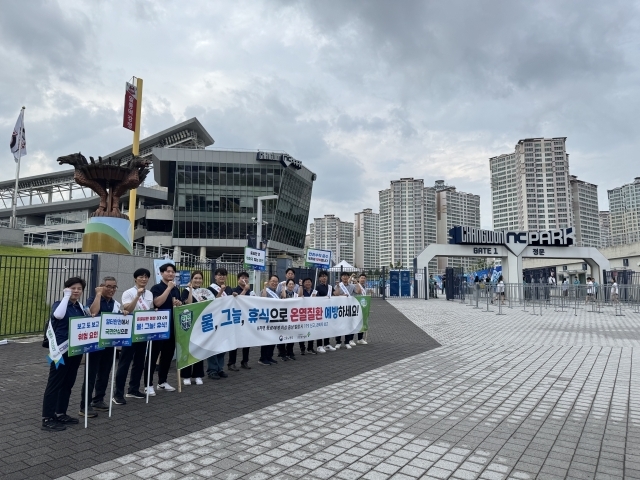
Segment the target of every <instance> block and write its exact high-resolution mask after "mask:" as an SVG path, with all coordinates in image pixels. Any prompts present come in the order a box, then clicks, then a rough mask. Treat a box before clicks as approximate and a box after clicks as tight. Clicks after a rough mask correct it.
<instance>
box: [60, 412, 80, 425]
mask: <svg viewBox="0 0 640 480" xmlns="http://www.w3.org/2000/svg"><path fill="white" fill-rule="evenodd" d="M56 422H58V423H62V424H63V425H77V424H78V423H79V422H80V421H79V420H78V419H77V418H73V417H70V416H69V415H67V414H64V415H56Z"/></svg>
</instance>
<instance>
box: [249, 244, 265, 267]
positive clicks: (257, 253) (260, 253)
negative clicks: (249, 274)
mask: <svg viewBox="0 0 640 480" xmlns="http://www.w3.org/2000/svg"><path fill="white" fill-rule="evenodd" d="M266 259H267V252H266V251H265V250H260V249H257V248H249V247H244V268H246V269H247V270H260V271H265V270H266V267H265V265H266Z"/></svg>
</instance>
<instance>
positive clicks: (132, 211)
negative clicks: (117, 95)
mask: <svg viewBox="0 0 640 480" xmlns="http://www.w3.org/2000/svg"><path fill="white" fill-rule="evenodd" d="M136 87H137V88H136V89H137V94H138V95H137V97H138V98H137V100H138V101H137V104H136V127H135V130H134V131H133V145H132V149H131V151H132V152H131V153H133V155H134V156H137V155H140V120H141V113H142V79H141V78H136ZM136 197H137V195H136V189H135V188H134V189H132V190H130V191H129V221H130V222H131V244H132V245H133V241H134V238H133V235H134V231H135V228H136V202H137V199H136Z"/></svg>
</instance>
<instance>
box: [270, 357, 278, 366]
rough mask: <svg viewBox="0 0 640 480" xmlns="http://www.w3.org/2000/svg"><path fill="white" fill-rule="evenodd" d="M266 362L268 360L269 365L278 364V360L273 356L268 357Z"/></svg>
mask: <svg viewBox="0 0 640 480" xmlns="http://www.w3.org/2000/svg"><path fill="white" fill-rule="evenodd" d="M268 362H269V363H270V364H271V365H277V364H278V361H277V360H274V359H273V358H270V359H269V360H268Z"/></svg>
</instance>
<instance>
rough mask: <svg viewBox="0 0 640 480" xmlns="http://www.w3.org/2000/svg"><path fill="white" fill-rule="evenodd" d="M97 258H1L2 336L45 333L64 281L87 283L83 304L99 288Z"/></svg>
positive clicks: (0, 312)
mask: <svg viewBox="0 0 640 480" xmlns="http://www.w3.org/2000/svg"><path fill="white" fill-rule="evenodd" d="M97 264H98V261H97V255H92V256H91V258H64V257H21V256H9V255H2V256H0V292H2V294H1V295H0V337H4V336H8V335H24V334H33V333H40V332H42V331H44V327H45V325H46V322H47V321H48V319H49V316H50V314H51V306H52V305H53V303H54V302H55V301H57V300H59V299H60V298H62V290H63V289H64V282H65V280H67V279H68V278H70V277H80V278H82V279H84V280H85V281H86V282H87V288H86V289H85V291H84V293H83V296H82V298H81V300H80V301H81V302H84V301H85V300H86V298H87V296H88V295H89V293H90V292H92V291H93V290H94V288H95V286H96V282H97V274H98V272H97Z"/></svg>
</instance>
